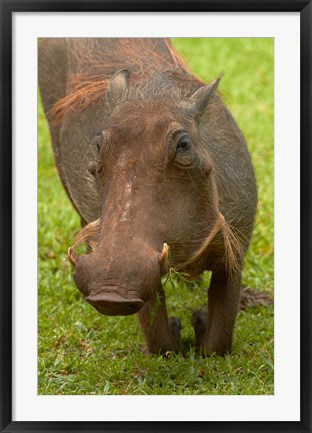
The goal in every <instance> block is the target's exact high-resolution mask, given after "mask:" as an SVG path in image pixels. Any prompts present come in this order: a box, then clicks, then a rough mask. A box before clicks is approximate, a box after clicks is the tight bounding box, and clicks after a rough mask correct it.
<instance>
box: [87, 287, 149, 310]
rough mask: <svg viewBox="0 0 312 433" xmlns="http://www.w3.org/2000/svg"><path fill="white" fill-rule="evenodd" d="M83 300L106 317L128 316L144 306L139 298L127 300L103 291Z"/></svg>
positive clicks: (116, 294)
mask: <svg viewBox="0 0 312 433" xmlns="http://www.w3.org/2000/svg"><path fill="white" fill-rule="evenodd" d="M85 300H86V301H87V302H88V303H89V304H91V305H93V307H95V308H96V309H97V310H98V311H99V312H100V313H101V314H105V315H106V316H129V315H130V314H135V313H137V312H138V311H139V310H140V309H141V308H142V307H143V305H144V301H142V299H140V298H135V299H133V298H132V299H129V300H127V299H125V298H123V297H122V296H120V295H119V294H118V293H112V292H108V293H107V292H105V291H102V292H100V293H97V294H96V295H89V296H88V297H86V298H85Z"/></svg>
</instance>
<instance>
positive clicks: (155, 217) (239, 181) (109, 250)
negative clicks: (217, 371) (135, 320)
mask: <svg viewBox="0 0 312 433" xmlns="http://www.w3.org/2000/svg"><path fill="white" fill-rule="evenodd" d="M219 80H220V77H219V78H218V79H217V80H216V81H214V82H213V83H211V84H208V85H205V84H204V83H202V82H201V81H200V80H199V79H198V78H196V77H195V76H194V75H193V74H192V73H191V72H190V71H189V70H188V68H187V66H186V65H185V64H184V63H183V61H182V60H181V59H180V58H179V56H178V55H177V54H176V53H175V52H174V50H173V48H172V47H171V45H170V43H169V42H168V41H167V40H163V39H43V40H41V42H40V44H39V84H40V90H41V96H42V102H43V106H44V110H45V113H46V115H47V117H48V120H49V127H50V133H51V138H52V145H53V150H54V155H55V161H56V165H57V168H58V171H59V174H60V177H61V179H62V182H63V185H64V187H65V189H66V192H67V194H68V195H69V197H70V199H71V201H72V203H73V205H74V207H75V208H76V210H77V211H78V213H79V214H80V216H81V219H82V222H83V225H84V228H83V229H82V231H81V233H80V235H78V239H77V241H76V243H75V245H74V246H73V248H70V249H69V257H70V259H71V261H72V262H73V264H74V265H75V274H74V279H75V282H76V285H77V287H78V288H79V289H80V291H81V292H82V293H83V295H84V297H85V299H86V300H87V301H88V302H89V303H90V304H91V305H93V306H94V307H95V308H96V309H97V310H98V311H100V312H101V313H103V314H106V315H128V314H134V313H138V315H139V319H140V323H141V326H142V329H143V332H144V334H145V337H146V341H147V347H148V350H149V351H150V352H152V353H161V352H166V351H173V350H177V348H178V345H179V335H180V328H181V326H180V321H179V319H177V318H169V319H168V317H167V311H166V305H165V295H164V291H163V288H162V285H161V277H162V275H164V274H165V273H166V272H168V269H169V267H172V268H175V269H177V270H179V271H184V272H187V273H188V274H190V275H191V276H196V275H198V274H200V273H201V272H202V271H204V270H211V271H212V278H211V284H210V288H209V290H208V314H207V312H206V313H203V312H202V311H197V312H195V313H193V326H194V328H195V337H196V344H197V345H198V347H200V348H201V349H202V350H203V351H204V353H211V352H217V353H219V354H224V353H225V352H227V351H229V350H230V349H231V344H232V334H233V327H234V323H235V318H236V314H237V309H238V304H239V296H240V281H241V272H242V267H243V262H244V256H245V253H246V251H247V249H248V246H249V242H250V238H251V234H252V230H253V224H254V217H255V211H256V201H257V193H256V184H255V176H254V171H253V168H252V164H251V160H250V156H249V153H248V149H247V145H246V143H245V140H244V138H243V136H242V134H241V132H240V131H239V128H238V127H237V125H236V123H235V121H234V120H233V118H232V116H231V114H230V113H229V111H228V110H227V108H226V107H225V105H224V103H223V102H222V100H221V98H220V96H218V95H217V94H216V90H217V86H218V84H219ZM83 240H84V241H87V242H88V245H89V254H86V255H82V256H77V255H76V253H75V247H76V245H77V244H78V243H80V242H81V241H83ZM177 296H180V294H178V293H177ZM155 311H156V314H155Z"/></svg>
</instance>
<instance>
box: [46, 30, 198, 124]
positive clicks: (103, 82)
mask: <svg viewBox="0 0 312 433" xmlns="http://www.w3.org/2000/svg"><path fill="white" fill-rule="evenodd" d="M133 41H134V39H123V40H122V41H121V42H119V43H118V46H117V49H112V50H111V51H107V52H105V54H103V52H101V50H100V49H99V48H98V47H96V46H93V47H92V50H93V51H92V52H91V48H90V47H87V49H86V50H84V52H83V54H82V55H81V52H79V53H78V52H76V53H75V52H73V55H75V54H76V56H77V58H78V59H79V63H81V66H80V69H81V71H79V72H77V73H75V74H73V75H72V76H70V77H69V78H68V82H67V89H68V90H67V94H66V95H65V96H63V97H62V98H61V99H59V100H58V101H57V102H56V103H55V104H54V105H53V106H52V107H51V109H50V110H49V112H48V117H49V120H50V121H52V122H53V123H54V124H59V123H60V122H61V121H62V119H63V118H64V116H65V115H67V114H68V113H70V112H73V113H77V112H80V111H81V110H84V109H85V108H87V107H88V106H89V105H90V104H92V103H94V102H96V101H97V100H98V99H99V98H101V97H102V96H103V95H104V94H105V93H106V91H107V86H108V83H109V80H110V78H111V77H112V75H113V74H114V73H115V72H116V71H117V70H118V69H121V68H128V69H129V71H130V73H131V74H130V82H131V83H132V84H135V83H137V82H139V81H140V80H141V79H142V78H143V77H144V76H145V75H146V73H147V71H153V70H158V71H159V70H166V69H168V70H174V71H176V72H180V73H182V74H183V75H187V76H189V77H190V76H192V77H193V79H194V75H193V74H192V73H191V72H190V70H189V69H188V67H187V65H186V64H185V62H184V61H183V59H182V58H181V57H180V56H179V54H178V53H177V52H176V51H175V50H174V49H173V47H172V45H171V44H170V42H169V41H168V40H167V39H164V40H163V41H164V46H162V47H161V50H160V49H159V47H158V49H155V47H156V45H155V44H156V42H154V41H153V39H144V38H138V39H136V40H135V43H133ZM158 43H159V42H158ZM73 51H75V50H73ZM104 56H105V60H104V61H103V58H104Z"/></svg>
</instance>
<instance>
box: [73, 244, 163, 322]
mask: <svg viewBox="0 0 312 433" xmlns="http://www.w3.org/2000/svg"><path fill="white" fill-rule="evenodd" d="M68 255H69V258H70V260H71V262H72V264H73V265H74V266H75V270H76V272H75V274H74V279H75V283H76V285H77V287H78V288H79V290H80V291H81V292H82V293H83V295H84V297H85V300H86V301H87V302H88V303H89V304H91V305H92V306H93V307H95V308H96V309H97V310H98V311H99V312H100V313H101V314H105V315H107V316H119V315H120V316H128V315H131V314H135V313H137V312H138V311H139V310H140V309H141V308H142V307H143V306H144V305H145V303H146V302H147V301H148V300H149V299H150V297H151V295H152V293H153V291H155V290H157V289H158V287H159V284H160V277H161V275H163V274H164V273H165V272H167V270H168V268H169V247H168V245H167V244H164V245H163V247H162V249H161V250H160V251H159V252H157V251H156V250H154V249H146V248H145V249H143V248H137V249H136V253H133V252H131V251H127V250H121V249H119V251H118V253H117V252H116V251H115V252H113V253H110V255H109V256H108V257H106V258H105V256H104V254H103V250H102V248H101V247H99V248H98V249H97V250H96V251H94V252H93V253H91V254H88V255H84V256H78V255H76V254H75V252H74V251H73V250H72V249H71V248H70V249H69V251H68Z"/></svg>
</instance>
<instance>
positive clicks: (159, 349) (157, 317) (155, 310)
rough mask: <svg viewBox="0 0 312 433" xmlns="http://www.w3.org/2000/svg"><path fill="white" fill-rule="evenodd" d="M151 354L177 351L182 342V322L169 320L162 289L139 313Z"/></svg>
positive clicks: (174, 319)
mask: <svg viewBox="0 0 312 433" xmlns="http://www.w3.org/2000/svg"><path fill="white" fill-rule="evenodd" d="M138 316H139V320H140V324H141V327H142V330H143V333H144V335H145V339H146V343H147V349H148V352H149V353H166V352H170V351H176V350H177V349H178V347H179V342H180V331H181V321H180V319H179V318H177V317H170V318H169V319H168V315H167V309H166V299H165V293H164V291H163V288H162V287H160V288H159V290H158V291H157V293H156V294H155V296H154V297H153V298H152V299H151V300H150V301H148V303H147V304H146V306H145V307H144V308H143V309H142V310H141V311H139V313H138Z"/></svg>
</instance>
